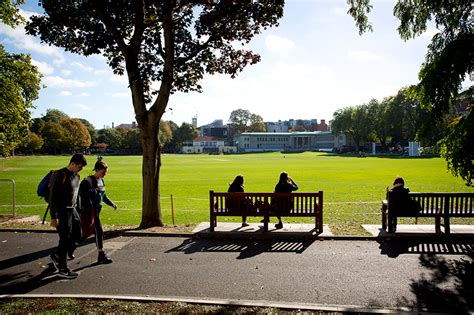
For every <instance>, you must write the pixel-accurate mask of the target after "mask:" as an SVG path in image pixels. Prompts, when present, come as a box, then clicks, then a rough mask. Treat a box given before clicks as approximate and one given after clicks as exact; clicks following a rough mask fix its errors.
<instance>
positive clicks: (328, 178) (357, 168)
mask: <svg viewBox="0 0 474 315" xmlns="http://www.w3.org/2000/svg"><path fill="white" fill-rule="evenodd" d="M87 159H88V161H89V165H88V166H86V168H85V169H84V170H83V171H82V172H81V177H82V178H83V177H85V176H87V175H89V174H91V173H92V168H93V164H94V163H95V159H96V157H95V156H89V157H87ZM104 160H105V161H106V162H107V163H108V164H109V173H108V175H107V177H106V185H107V186H106V188H107V194H108V195H109V197H110V198H111V199H112V200H114V201H115V202H116V203H117V204H118V206H119V209H118V210H117V211H113V209H112V208H110V207H107V206H106V207H105V209H104V210H105V211H104V210H103V212H102V214H101V216H102V220H103V222H104V223H105V224H108V225H138V224H139V223H140V219H141V189H142V183H141V161H142V157H141V156H105V158H104ZM68 161H69V157H68V156H34V157H15V158H9V159H0V178H3V179H9V178H13V179H14V180H15V182H16V202H17V214H19V215H26V214H41V215H42V214H43V213H44V210H45V207H46V203H45V202H44V201H43V200H42V199H40V198H39V197H38V196H36V187H37V184H38V183H39V181H40V180H41V178H42V177H43V176H44V175H45V174H46V173H47V172H48V170H50V169H57V168H60V167H63V166H65V165H66V164H67V163H68ZM281 171H287V172H288V173H289V174H290V176H291V177H292V178H293V179H294V180H295V181H296V183H297V184H298V186H299V187H300V189H299V191H301V192H311V191H319V190H322V191H324V201H325V204H324V223H326V224H331V226H332V227H334V228H335V229H339V228H342V229H345V228H347V227H350V226H354V227H357V226H359V225H360V224H364V223H372V224H374V223H379V222H380V211H379V209H380V201H381V200H382V199H383V198H384V196H385V188H386V187H387V186H388V185H390V184H391V183H392V182H393V179H394V177H395V176H396V175H402V176H403V177H404V178H405V180H406V185H407V186H408V187H409V188H410V190H411V191H424V192H472V191H473V188H471V187H467V186H465V185H464V183H463V182H462V181H461V179H459V178H455V177H453V176H452V175H451V174H450V173H448V172H447V171H446V162H445V161H444V160H443V159H440V158H411V159H409V158H387V157H367V158H357V157H345V156H334V155H331V154H325V153H310V152H307V153H297V154H281V153H260V154H245V155H163V158H162V168H161V205H162V211H163V218H164V222H165V223H166V224H171V202H170V195H171V194H172V195H173V201H174V210H175V223H176V224H195V223H199V222H202V221H209V190H214V191H226V190H227V188H228V185H229V183H230V182H231V181H232V180H233V178H234V177H235V175H238V174H242V175H243V176H244V177H245V190H246V191H247V192H257V191H258V192H262V191H268V192H271V191H273V188H274V187H275V184H276V182H277V180H278V176H279V173H280V172H281ZM10 186H11V185H9V184H8V183H6V182H0V214H10V213H11V188H10ZM220 220H226V219H220ZM228 220H229V221H234V220H238V218H229V219H228ZM259 220H260V218H250V220H249V221H251V222H258V221H259ZM406 220H410V219H406ZM287 221H288V220H287ZM291 221H292V222H300V221H301V222H306V221H307V222H309V220H308V219H298V218H295V219H294V220H293V219H292V220H291ZM455 222H456V221H455Z"/></svg>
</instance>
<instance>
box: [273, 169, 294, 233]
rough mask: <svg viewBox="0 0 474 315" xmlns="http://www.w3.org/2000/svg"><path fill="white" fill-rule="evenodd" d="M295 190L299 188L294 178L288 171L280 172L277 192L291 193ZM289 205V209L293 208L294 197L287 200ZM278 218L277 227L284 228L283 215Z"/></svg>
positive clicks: (276, 187)
mask: <svg viewBox="0 0 474 315" xmlns="http://www.w3.org/2000/svg"><path fill="white" fill-rule="evenodd" d="M295 190H298V185H296V183H295V182H294V181H293V179H292V178H291V177H290V176H289V175H288V173H287V172H282V173H281V174H280V179H279V180H278V183H277V184H276V186H275V192H276V193H291V192H293V191H295ZM286 203H287V205H286V208H288V209H287V210H288V211H289V210H291V209H292V208H293V199H290V200H287V202H286ZM277 218H278V223H277V224H275V228H276V229H282V228H283V223H282V222H281V217H280V216H277Z"/></svg>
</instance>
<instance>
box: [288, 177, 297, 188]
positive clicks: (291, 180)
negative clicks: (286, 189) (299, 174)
mask: <svg viewBox="0 0 474 315" xmlns="http://www.w3.org/2000/svg"><path fill="white" fill-rule="evenodd" d="M290 182H291V189H292V190H293V191H296V190H298V185H296V183H295V182H294V181H293V178H290Z"/></svg>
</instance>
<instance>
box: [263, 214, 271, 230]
mask: <svg viewBox="0 0 474 315" xmlns="http://www.w3.org/2000/svg"><path fill="white" fill-rule="evenodd" d="M263 219H264V222H263V232H268V221H270V218H269V217H263Z"/></svg>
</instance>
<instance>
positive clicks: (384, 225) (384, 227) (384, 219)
mask: <svg viewBox="0 0 474 315" xmlns="http://www.w3.org/2000/svg"><path fill="white" fill-rule="evenodd" d="M381 210H382V230H385V231H386V230H387V207H386V205H385V204H382V209H381Z"/></svg>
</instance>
